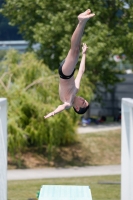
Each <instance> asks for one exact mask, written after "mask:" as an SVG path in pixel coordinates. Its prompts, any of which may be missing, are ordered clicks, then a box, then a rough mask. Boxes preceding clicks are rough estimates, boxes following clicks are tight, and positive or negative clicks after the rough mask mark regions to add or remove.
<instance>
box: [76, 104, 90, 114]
mask: <svg viewBox="0 0 133 200" xmlns="http://www.w3.org/2000/svg"><path fill="white" fill-rule="evenodd" d="M89 107H90V106H89V105H88V106H87V107H86V108H80V109H79V111H77V110H76V109H75V108H74V107H73V109H74V111H75V112H76V113H77V114H79V115H83V114H84V113H85V112H86V111H87V110H88V109H89Z"/></svg>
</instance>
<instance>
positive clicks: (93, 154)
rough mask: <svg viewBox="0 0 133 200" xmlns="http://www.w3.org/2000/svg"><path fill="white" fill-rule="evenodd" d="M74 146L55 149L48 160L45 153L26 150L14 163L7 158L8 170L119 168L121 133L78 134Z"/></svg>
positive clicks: (114, 131) (117, 131)
mask: <svg viewBox="0 0 133 200" xmlns="http://www.w3.org/2000/svg"><path fill="white" fill-rule="evenodd" d="M77 137H78V138H77V143H75V144H72V145H69V146H64V147H60V148H56V149H55V150H54V152H53V155H52V157H51V160H49V159H48V155H47V153H46V152H45V151H44V152H43V153H37V152H36V150H34V149H29V150H28V151H26V152H25V153H23V154H22V155H18V156H17V157H16V161H17V162H18V161H20V164H21V165H20V164H19V165H18V163H15V162H14V161H13V160H12V159H11V157H8V161H9V162H8V168H10V169H11V168H16V167H21V168H37V167H49V166H50V167H69V166H86V165H114V164H115V165H116V164H120V156H121V131H120V130H113V131H105V132H97V133H89V134H78V135H77Z"/></svg>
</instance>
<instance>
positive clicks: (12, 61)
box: [0, 50, 92, 154]
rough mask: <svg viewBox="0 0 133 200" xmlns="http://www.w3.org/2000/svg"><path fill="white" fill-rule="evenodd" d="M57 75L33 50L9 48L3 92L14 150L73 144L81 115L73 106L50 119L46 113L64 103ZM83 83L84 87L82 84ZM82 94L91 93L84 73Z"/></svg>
mask: <svg viewBox="0 0 133 200" xmlns="http://www.w3.org/2000/svg"><path fill="white" fill-rule="evenodd" d="M58 79H59V77H58V74H57V72H56V70H55V71H51V70H50V69H49V68H48V67H47V66H45V65H44V64H43V62H42V61H40V60H38V59H37V58H36V56H35V54H34V53H29V52H27V53H25V54H19V53H18V52H17V51H15V50H11V51H8V52H7V54H6V56H5V58H4V60H3V61H1V63H0V94H1V97H6V98H7V100H8V147H9V151H10V152H12V153H13V154H14V153H16V152H17V153H18V152H21V151H22V150H24V149H25V147H31V146H33V147H37V148H38V149H40V150H42V149H43V147H44V146H45V147H46V148H47V150H48V152H50V151H51V150H52V148H53V146H60V145H66V144H69V143H72V142H74V141H75V139H76V134H75V128H76V125H77V121H78V119H79V116H77V115H76V114H75V113H74V112H73V110H72V109H70V110H69V111H64V112H62V113H60V114H58V115H56V116H54V117H51V118H49V119H44V117H43V116H44V115H45V114H47V113H49V112H50V111H52V110H54V109H55V108H56V107H57V106H58V105H59V104H60V103H61V102H60V101H59V96H58ZM83 84H84V86H83ZM81 87H83V90H82V93H81V95H82V94H85V95H84V96H85V98H89V97H90V95H91V94H92V92H91V89H90V88H89V87H88V79H87V77H85V75H84V79H83V83H82V85H81Z"/></svg>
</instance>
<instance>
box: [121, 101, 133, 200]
mask: <svg viewBox="0 0 133 200" xmlns="http://www.w3.org/2000/svg"><path fill="white" fill-rule="evenodd" d="M121 149H122V150H121V200H133V99H129V98H123V99H122V139H121Z"/></svg>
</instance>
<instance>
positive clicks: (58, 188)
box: [38, 185, 92, 200]
mask: <svg viewBox="0 0 133 200" xmlns="http://www.w3.org/2000/svg"><path fill="white" fill-rule="evenodd" d="M38 200H92V195H91V190H90V188H89V186H75V185H69V186H68V185H43V186H42V187H41V190H40V194H39V199H38Z"/></svg>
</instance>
